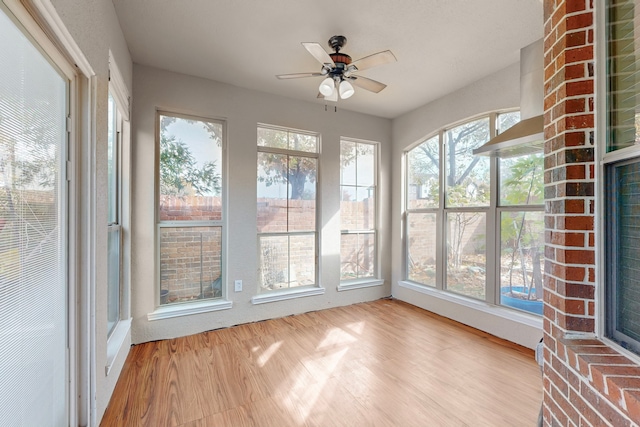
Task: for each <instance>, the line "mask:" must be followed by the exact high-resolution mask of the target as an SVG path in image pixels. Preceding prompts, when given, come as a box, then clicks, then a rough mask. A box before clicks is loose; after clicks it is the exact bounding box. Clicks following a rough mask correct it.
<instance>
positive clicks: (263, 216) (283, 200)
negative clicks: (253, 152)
mask: <svg viewBox="0 0 640 427" xmlns="http://www.w3.org/2000/svg"><path fill="white" fill-rule="evenodd" d="M288 157H289V156H287V155H285V154H271V153H261V152H259V153H258V232H260V233H267V232H270V233H273V232H286V231H287V230H288V225H287V220H288V215H287V207H288V204H287V202H288V197H287V196H288V185H287V177H286V175H285V172H284V171H286V170H287V169H286V168H287V163H288Z"/></svg>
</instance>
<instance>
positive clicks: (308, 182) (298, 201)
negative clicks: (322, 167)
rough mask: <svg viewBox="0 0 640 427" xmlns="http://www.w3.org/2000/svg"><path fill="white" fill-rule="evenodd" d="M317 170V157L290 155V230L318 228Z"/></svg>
mask: <svg viewBox="0 0 640 427" xmlns="http://www.w3.org/2000/svg"><path fill="white" fill-rule="evenodd" d="M316 170H317V160H316V159H312V158H309V157H289V165H288V178H289V179H288V183H289V200H288V220H287V221H288V224H289V231H313V230H315V228H316Z"/></svg>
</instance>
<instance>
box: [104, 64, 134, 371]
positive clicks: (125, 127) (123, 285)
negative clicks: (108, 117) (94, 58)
mask: <svg viewBox="0 0 640 427" xmlns="http://www.w3.org/2000/svg"><path fill="white" fill-rule="evenodd" d="M109 94H110V95H111V96H112V98H113V100H114V103H115V112H116V117H115V119H116V138H117V139H116V140H115V141H114V144H115V146H114V148H116V154H115V159H116V176H117V177H116V182H117V184H116V223H115V224H108V226H107V227H108V231H107V232H108V233H110V232H112V231H115V230H117V231H118V232H119V234H120V236H119V240H120V267H119V272H120V307H119V310H118V311H119V318H118V320H117V323H116V325H115V327H114V328H113V330H112V331H111V333H108V335H107V363H106V365H105V375H109V373H110V371H111V368H112V367H113V363H114V361H115V360H116V357H117V356H118V354H120V352H121V350H123V349H124V348H123V347H124V345H125V342H126V341H127V336H128V335H129V334H130V331H131V321H132V319H131V122H130V116H131V107H130V104H131V97H130V95H129V91H128V90H127V87H126V85H125V83H124V79H123V77H122V74H121V73H120V70H119V69H118V66H117V64H116V62H115V59H114V58H113V54H112V53H111V51H109Z"/></svg>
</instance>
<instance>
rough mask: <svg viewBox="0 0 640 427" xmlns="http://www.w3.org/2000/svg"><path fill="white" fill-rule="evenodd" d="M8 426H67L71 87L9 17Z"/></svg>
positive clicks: (3, 201)
mask: <svg viewBox="0 0 640 427" xmlns="http://www.w3.org/2000/svg"><path fill="white" fill-rule="evenodd" d="M0 64H2V66H0V425H2V426H22V425H33V426H36V425H37V426H60V425H67V424H68V421H67V420H68V418H67V409H66V407H67V402H66V400H67V399H66V396H67V391H66V384H67V372H68V371H67V363H66V348H67V299H66V292H67V287H66V268H65V265H66V245H65V241H66V239H65V235H66V229H65V227H64V218H65V214H64V203H63V202H62V200H63V197H64V187H63V186H61V182H64V180H62V179H61V176H62V174H63V173H64V170H63V167H62V165H63V164H64V162H63V153H65V148H66V128H65V123H66V116H67V99H68V94H67V92H68V83H67V81H66V79H64V78H62V77H61V75H60V74H59V73H58V71H57V69H56V68H54V67H53V66H52V65H51V63H50V62H49V61H48V60H47V58H46V57H45V56H44V55H43V53H42V52H41V51H40V50H39V49H38V48H36V47H35V46H34V45H33V44H32V42H31V41H30V40H29V39H28V38H27V37H26V36H25V35H24V34H23V32H22V31H21V29H20V28H19V27H18V26H17V25H16V24H15V23H14V22H13V21H12V20H11V19H10V18H9V16H8V15H7V13H6V12H5V11H4V9H2V8H0Z"/></svg>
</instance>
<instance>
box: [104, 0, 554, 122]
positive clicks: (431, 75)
mask: <svg viewBox="0 0 640 427" xmlns="http://www.w3.org/2000/svg"><path fill="white" fill-rule="evenodd" d="M113 3H114V5H115V8H116V12H117V14H118V17H119V19H120V25H121V26H122V30H123V32H124V35H125V38H126V40H127V43H128V45H129V49H130V51H131V55H132V57H133V61H134V62H135V63H138V64H144V65H149V66H153V67H158V68H162V69H166V70H170V71H175V72H179V73H184V74H189V75H193V76H198V77H204V78H208V79H211V80H216V81H219V82H223V83H228V84H232V85H235V86H240V87H245V88H249V89H254V90H260V91H263V92H269V93H274V94H278V95H282V96H286V97H290V98H297V99H301V100H306V101H310V102H318V103H323V102H324V101H322V100H317V99H316V95H317V93H318V85H319V84H320V81H321V78H320V77H312V78H306V79H297V80H278V79H276V78H275V75H276V74H288V73H297V72H316V71H319V70H320V65H319V63H318V62H316V60H315V59H314V58H313V57H312V56H311V55H310V54H309V53H308V52H307V51H306V50H305V49H304V48H303V47H302V45H301V44H300V43H301V42H318V43H321V44H322V45H323V46H324V47H326V49H327V50H328V51H329V50H330V49H329V47H328V46H327V45H326V42H327V40H328V39H329V38H330V37H331V36H333V35H337V34H339V35H344V36H346V37H347V39H348V42H347V45H346V46H345V48H344V49H343V52H345V53H347V54H349V55H351V57H352V58H353V59H354V60H356V59H359V58H361V57H363V56H367V55H370V54H372V53H375V52H378V51H381V50H385V49H390V50H391V51H393V53H394V54H395V56H396V58H397V59H398V62H396V63H392V64H387V65H382V66H380V67H376V68H372V69H369V70H366V71H363V72H362V73H361V74H362V75H363V76H365V77H369V78H372V79H375V80H378V81H381V82H383V83H385V84H387V85H388V87H387V88H386V89H384V90H383V91H382V92H380V93H378V94H374V93H370V92H367V91H365V90H362V89H359V88H356V94H355V95H354V96H353V97H351V98H350V99H347V100H340V101H338V107H339V108H342V109H346V110H352V111H358V112H362V113H367V114H373V115H376V116H380V117H386V118H394V117H397V116H399V115H401V114H403V113H406V112H408V111H410V110H413V109H415V108H417V107H419V106H421V105H424V104H426V103H428V102H430V101H432V100H434V99H437V98H439V97H441V96H443V95H445V94H447V93H449V92H452V91H455V90H457V89H459V88H461V87H463V86H465V85H467V84H469V83H471V82H473V81H475V80H478V79H480V78H482V77H485V76H487V75H489V74H491V73H493V72H494V71H497V70H499V69H502V68H504V67H506V66H508V65H510V64H513V63H515V62H517V61H518V58H519V51H520V48H522V47H524V46H526V45H528V44H530V43H532V42H534V41H536V40H537V39H539V38H541V37H542V35H543V34H542V33H543V23H542V3H541V0H395V1H390V0H386V1H385V0H342V1H334V0H323V1H319V0H269V1H266V0H181V1H178V0H113Z"/></svg>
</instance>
